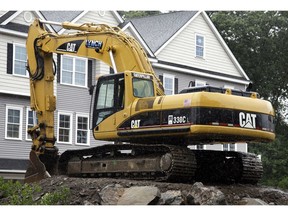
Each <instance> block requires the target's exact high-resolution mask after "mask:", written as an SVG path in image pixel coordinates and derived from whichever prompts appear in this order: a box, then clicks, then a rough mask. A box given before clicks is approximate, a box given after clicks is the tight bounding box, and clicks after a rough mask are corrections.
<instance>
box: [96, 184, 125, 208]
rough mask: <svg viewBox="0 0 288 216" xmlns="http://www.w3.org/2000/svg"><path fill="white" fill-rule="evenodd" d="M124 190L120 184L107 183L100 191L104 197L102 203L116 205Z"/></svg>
mask: <svg viewBox="0 0 288 216" xmlns="http://www.w3.org/2000/svg"><path fill="white" fill-rule="evenodd" d="M124 190H125V188H124V187H122V186H121V185H119V184H115V185H114V184H110V185H107V186H106V187H104V188H103V189H102V190H101V191H100V193H99V194H100V196H101V199H102V202H101V204H102V205H116V204H117V202H118V199H119V198H120V197H121V196H122V194H123V193H124Z"/></svg>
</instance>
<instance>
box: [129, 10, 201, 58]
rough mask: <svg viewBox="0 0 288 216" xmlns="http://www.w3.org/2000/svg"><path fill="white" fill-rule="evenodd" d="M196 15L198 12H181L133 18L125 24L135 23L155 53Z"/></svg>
mask: <svg viewBox="0 0 288 216" xmlns="http://www.w3.org/2000/svg"><path fill="white" fill-rule="evenodd" d="M195 14H197V11H179V12H172V13H164V14H159V15H156V16H148V17H140V18H133V19H129V20H127V21H125V23H127V22H131V23H133V25H134V26H135V28H136V29H137V31H138V32H139V33H140V35H141V36H142V38H143V39H144V41H145V42H146V43H147V45H148V46H149V48H150V49H151V50H152V51H153V52H154V53H155V52H156V51H157V50H158V49H159V48H160V47H161V46H162V45H163V44H164V43H165V42H166V41H168V40H169V39H170V38H171V37H172V36H173V35H174V34H175V33H176V32H177V31H178V30H179V29H181V28H182V27H183V26H184V25H185V24H186V23H187V22H188V21H189V20H190V19H191V18H192V17H193V16H195Z"/></svg>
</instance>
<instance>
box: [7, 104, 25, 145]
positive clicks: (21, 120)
mask: <svg viewBox="0 0 288 216" xmlns="http://www.w3.org/2000/svg"><path fill="white" fill-rule="evenodd" d="M9 109H13V110H19V111H20V116H19V137H18V138H16V137H8V136H7V135H8V134H7V132H8V130H7V129H8V127H7V126H8V110H9ZM22 130H23V106H17V105H6V113H5V139H8V140H22Z"/></svg>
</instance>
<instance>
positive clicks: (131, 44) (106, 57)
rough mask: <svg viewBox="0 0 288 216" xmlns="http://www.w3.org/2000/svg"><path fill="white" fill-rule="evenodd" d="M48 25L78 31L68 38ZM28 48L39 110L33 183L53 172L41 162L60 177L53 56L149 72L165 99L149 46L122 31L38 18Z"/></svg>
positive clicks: (34, 133)
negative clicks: (88, 59) (145, 46)
mask: <svg viewBox="0 0 288 216" xmlns="http://www.w3.org/2000/svg"><path fill="white" fill-rule="evenodd" d="M45 24H52V25H60V26H62V27H63V28H64V29H67V30H72V31H73V33H69V34H63V35H58V34H55V33H51V32H48V31H47V30H46V28H45ZM26 48H27V56H28V64H27V69H28V71H29V75H30V101H31V102H30V103H31V109H32V110H34V111H35V112H36V114H37V117H38V122H39V123H38V124H37V125H36V126H34V127H33V128H31V129H30V130H29V131H28V133H29V134H30V135H31V137H32V142H33V144H32V150H31V153H30V166H29V168H28V169H27V173H26V181H27V182H29V181H34V180H37V178H39V179H41V178H43V176H45V175H46V174H47V173H46V170H45V166H43V165H42V164H41V161H42V162H44V163H45V165H46V168H47V170H48V171H49V173H54V172H55V165H56V162H57V158H58V149H57V148H56V147H55V145H54V144H55V142H56V138H55V135H54V111H55V109H56V96H55V95H54V78H55V74H56V65H55V63H54V61H53V53H57V54H68V55H72V56H78V57H86V58H91V59H97V60H100V61H102V62H104V63H106V64H107V65H109V66H111V67H112V68H113V69H114V72H115V73H119V72H124V71H127V70H129V71H137V72H143V73H146V74H149V75H151V76H152V77H153V80H154V83H156V84H157V87H156V94H157V95H164V90H163V86H162V84H161V82H160V80H159V79H158V78H157V76H156V75H155V73H154V71H153V68H152V66H151V64H150V62H149V60H148V57H147V55H146V53H145V51H144V50H143V48H142V47H141V46H140V44H139V43H138V42H137V41H136V40H135V39H134V38H133V37H131V36H129V35H127V34H125V33H124V32H122V31H121V30H120V29H119V28H118V27H110V26H108V25H104V24H93V23H86V24H81V25H78V24H73V23H69V22H64V23H55V22H49V21H41V20H39V19H36V20H35V21H34V22H33V24H32V25H31V26H30V28H29V32H28V38H27V41H26ZM39 159H40V160H41V161H40V160H39ZM47 165H51V166H50V167H49V166H47ZM45 173H46V174H45ZM37 176H38V177H37Z"/></svg>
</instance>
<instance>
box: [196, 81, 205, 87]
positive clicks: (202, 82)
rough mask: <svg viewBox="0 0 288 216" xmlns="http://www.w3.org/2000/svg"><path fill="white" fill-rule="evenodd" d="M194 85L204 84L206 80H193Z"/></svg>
mask: <svg viewBox="0 0 288 216" xmlns="http://www.w3.org/2000/svg"><path fill="white" fill-rule="evenodd" d="M195 86H206V82H205V81H202V80H195Z"/></svg>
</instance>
